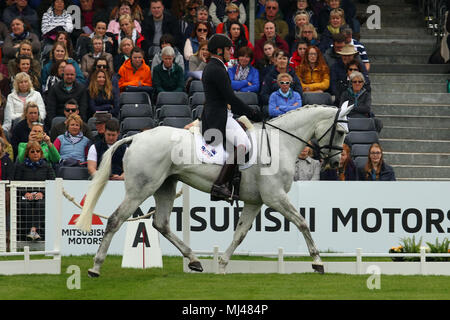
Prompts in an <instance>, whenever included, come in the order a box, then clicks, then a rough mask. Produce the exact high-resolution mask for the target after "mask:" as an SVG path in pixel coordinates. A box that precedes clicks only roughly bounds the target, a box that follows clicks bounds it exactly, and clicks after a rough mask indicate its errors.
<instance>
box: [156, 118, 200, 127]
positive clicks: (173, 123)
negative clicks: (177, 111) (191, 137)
mask: <svg viewBox="0 0 450 320" xmlns="http://www.w3.org/2000/svg"><path fill="white" fill-rule="evenodd" d="M191 122H192V118H191V117H184V118H182V117H167V118H164V119H163V121H161V122H160V123H159V125H161V126H168V127H175V128H184V126H185V125H187V124H189V123H191Z"/></svg>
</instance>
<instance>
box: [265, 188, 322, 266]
mask: <svg viewBox="0 0 450 320" xmlns="http://www.w3.org/2000/svg"><path fill="white" fill-rule="evenodd" d="M263 199H264V198H263ZM264 200H265V201H264V203H265V204H266V205H268V206H270V207H271V208H272V209H274V210H277V211H278V212H279V213H281V214H282V215H283V216H284V217H285V218H286V219H288V220H289V221H290V222H292V223H293V224H294V225H295V226H296V227H297V228H298V229H299V230H300V231H301V233H302V234H303V237H304V238H305V241H306V245H307V246H308V250H309V254H310V255H311V257H312V258H313V264H312V267H313V269H314V270H315V271H317V272H319V273H324V268H323V262H322V259H321V258H320V255H319V250H317V247H316V244H315V243H314V240H313V238H312V236H311V232H310V230H309V227H308V224H307V223H306V220H305V218H303V217H302V216H301V215H300V213H299V212H298V211H297V210H296V209H295V207H294V206H293V205H292V204H291V202H290V201H289V198H288V196H287V194H286V193H282V194H277V195H274V194H271V195H270V197H269V199H267V198H266V199H264Z"/></svg>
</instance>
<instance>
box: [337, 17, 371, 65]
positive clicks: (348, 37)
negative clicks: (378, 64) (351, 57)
mask: <svg viewBox="0 0 450 320" xmlns="http://www.w3.org/2000/svg"><path fill="white" fill-rule="evenodd" d="M340 31H341V33H342V34H343V35H344V36H345V43H346V44H352V45H353V46H354V47H355V49H356V50H358V52H359V57H360V58H361V61H362V63H364V66H365V67H366V69H367V71H370V62H369V57H368V56H367V52H366V47H364V45H363V44H362V43H361V42H359V41H358V40H356V39H353V30H352V28H350V27H349V26H348V25H345V26H343V27H341V29H340Z"/></svg>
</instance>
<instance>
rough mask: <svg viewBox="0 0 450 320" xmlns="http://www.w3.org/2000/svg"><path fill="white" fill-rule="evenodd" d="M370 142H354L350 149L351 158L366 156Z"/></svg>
mask: <svg viewBox="0 0 450 320" xmlns="http://www.w3.org/2000/svg"><path fill="white" fill-rule="evenodd" d="M370 146H371V145H370V144H358V143H356V144H354V145H352V149H351V156H352V158H356V157H367V155H368V154H369V149H370Z"/></svg>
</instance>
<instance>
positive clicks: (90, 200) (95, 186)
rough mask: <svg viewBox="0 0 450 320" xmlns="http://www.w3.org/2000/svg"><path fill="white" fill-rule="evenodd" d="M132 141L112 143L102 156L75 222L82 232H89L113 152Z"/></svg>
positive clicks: (109, 172) (124, 140)
mask: <svg viewBox="0 0 450 320" xmlns="http://www.w3.org/2000/svg"><path fill="white" fill-rule="evenodd" d="M132 140H133V137H132V136H131V137H128V138H124V139H121V140H119V141H117V142H116V143H114V144H113V145H112V146H111V147H110V148H109V149H108V150H107V151H106V152H105V153H104V155H103V157H102V161H101V162H100V167H99V169H98V171H97V172H96V173H95V175H94V178H93V179H92V182H91V185H90V186H89V190H88V193H87V195H86V199H85V201H84V205H83V209H82V210H81V214H80V216H79V217H78V218H77V220H76V226H77V228H78V229H81V230H83V231H91V225H92V214H93V212H94V208H95V205H96V204H97V201H98V198H99V197H100V195H101V194H102V192H103V189H104V188H105V186H106V184H107V183H108V180H109V176H110V174H111V162H112V157H113V155H114V152H115V151H116V150H117V148H119V147H120V146H121V145H123V144H124V143H129V142H131V141H132Z"/></svg>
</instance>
